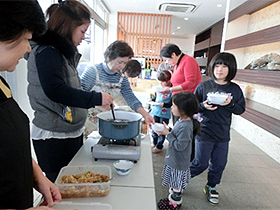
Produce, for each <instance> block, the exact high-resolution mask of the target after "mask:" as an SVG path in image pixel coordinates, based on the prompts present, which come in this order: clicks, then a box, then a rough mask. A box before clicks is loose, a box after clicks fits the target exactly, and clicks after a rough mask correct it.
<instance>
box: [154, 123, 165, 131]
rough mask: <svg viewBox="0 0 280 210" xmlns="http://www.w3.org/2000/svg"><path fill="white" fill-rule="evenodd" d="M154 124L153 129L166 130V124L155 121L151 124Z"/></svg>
mask: <svg viewBox="0 0 280 210" xmlns="http://www.w3.org/2000/svg"><path fill="white" fill-rule="evenodd" d="M151 125H152V130H154V131H163V130H164V125H163V124H161V123H155V124H151Z"/></svg>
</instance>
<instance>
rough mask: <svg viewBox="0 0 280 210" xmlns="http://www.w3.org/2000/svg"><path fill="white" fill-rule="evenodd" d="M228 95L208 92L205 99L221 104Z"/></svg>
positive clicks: (210, 102) (211, 102)
mask: <svg viewBox="0 0 280 210" xmlns="http://www.w3.org/2000/svg"><path fill="white" fill-rule="evenodd" d="M227 97H228V95H225V94H217V93H208V94H207V100H208V103H209V104H222V103H224V102H225V100H226V99H227Z"/></svg>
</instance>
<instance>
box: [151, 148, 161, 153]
mask: <svg viewBox="0 0 280 210" xmlns="http://www.w3.org/2000/svg"><path fill="white" fill-rule="evenodd" d="M161 152H162V149H158V148H156V147H154V148H153V149H152V153H154V154H157V153H161Z"/></svg>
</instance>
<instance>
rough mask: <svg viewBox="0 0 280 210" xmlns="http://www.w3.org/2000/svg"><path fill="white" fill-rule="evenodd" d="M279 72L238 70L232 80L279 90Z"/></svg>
mask: <svg viewBox="0 0 280 210" xmlns="http://www.w3.org/2000/svg"><path fill="white" fill-rule="evenodd" d="M279 79H280V71H267V70H247V69H238V70H237V74H236V76H235V78H234V80H238V81H243V82H248V83H253V84H258V85H264V86H269V87H274V88H280V82H279Z"/></svg>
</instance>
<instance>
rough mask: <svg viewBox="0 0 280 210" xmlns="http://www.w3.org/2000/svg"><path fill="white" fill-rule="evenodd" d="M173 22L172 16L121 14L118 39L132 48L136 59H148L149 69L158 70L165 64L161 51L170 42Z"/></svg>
mask: <svg viewBox="0 0 280 210" xmlns="http://www.w3.org/2000/svg"><path fill="white" fill-rule="evenodd" d="M171 21H172V16H171V15H158V14H145V13H124V12H119V13H118V33H117V34H118V35H119V36H118V39H119V40H124V41H125V42H127V43H128V44H129V45H130V46H131V47H132V49H133V51H134V56H135V57H139V58H143V57H144V58H146V63H147V68H151V67H155V68H157V67H158V65H159V64H160V63H161V62H163V60H162V59H161V58H160V57H159V55H160V50H161V48H162V47H163V46H164V45H166V44H167V43H169V42H170V33H171ZM120 31H123V33H124V36H122V33H121V32H120Z"/></svg>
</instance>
